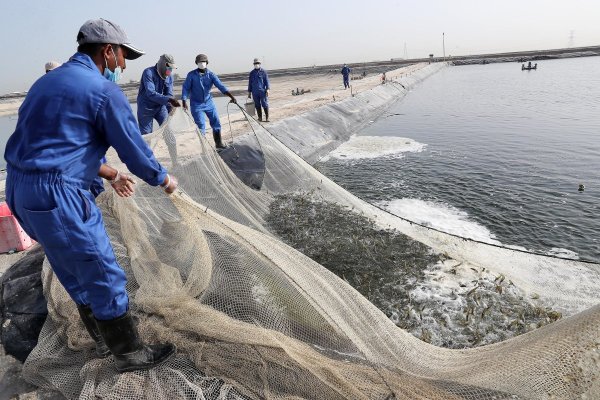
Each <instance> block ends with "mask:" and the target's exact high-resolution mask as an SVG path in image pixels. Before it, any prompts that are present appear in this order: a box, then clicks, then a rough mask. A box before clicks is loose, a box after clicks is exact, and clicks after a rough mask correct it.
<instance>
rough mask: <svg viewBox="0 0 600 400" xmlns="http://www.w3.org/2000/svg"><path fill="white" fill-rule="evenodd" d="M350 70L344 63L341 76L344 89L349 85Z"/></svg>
mask: <svg viewBox="0 0 600 400" xmlns="http://www.w3.org/2000/svg"><path fill="white" fill-rule="evenodd" d="M351 71H352V70H351V69H350V67H349V66H348V64H344V67H343V68H342V76H343V77H344V90H345V89H348V88H349V87H350V72H351Z"/></svg>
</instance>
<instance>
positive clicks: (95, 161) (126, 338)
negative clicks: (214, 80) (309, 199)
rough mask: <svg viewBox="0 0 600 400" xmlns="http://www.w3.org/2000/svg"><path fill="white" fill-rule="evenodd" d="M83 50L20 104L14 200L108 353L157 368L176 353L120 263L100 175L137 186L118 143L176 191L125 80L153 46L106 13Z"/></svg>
mask: <svg viewBox="0 0 600 400" xmlns="http://www.w3.org/2000/svg"><path fill="white" fill-rule="evenodd" d="M77 43H78V44H79V47H78V48H77V53H75V55H73V56H72V57H71V59H70V60H69V61H68V62H67V63H65V64H64V65H63V66H62V67H61V68H58V69H57V70H56V71H53V72H52V73H49V74H46V75H44V76H42V77H41V78H40V79H38V80H37V81H36V82H35V83H34V84H33V86H32V87H31V89H30V90H29V93H27V97H26V98H25V100H24V101H23V104H22V105H21V108H20V109H19V119H18V121H17V127H16V129H15V132H14V133H13V134H12V136H11V137H10V138H9V140H8V143H7V144H6V150H5V153H4V158H5V159H6V161H7V178H6V201H7V203H8V205H9V207H10V209H11V211H12V212H13V214H14V215H15V216H16V218H17V219H18V221H19V223H20V224H21V226H22V227H23V229H24V230H25V232H27V234H28V235H29V236H31V237H32V238H34V239H35V240H36V241H37V242H39V243H40V244H41V245H42V247H43V248H44V251H45V253H46V257H47V258H48V261H49V262H50V265H51V266H52V270H53V271H54V274H55V275H56V277H57V278H58V280H59V281H60V282H61V284H62V285H63V286H64V288H65V289H66V291H67V293H69V295H70V296H71V298H72V299H73V301H74V302H75V303H76V305H77V309H78V311H79V315H80V316H81V319H82V321H83V323H84V325H85V327H86V329H87V331H88V333H89V334H90V336H91V337H92V339H94V341H95V342H96V353H97V355H98V356H100V357H106V356H108V355H109V354H110V353H112V354H113V356H114V358H115V361H116V363H115V364H116V367H117V369H118V370H119V372H125V371H133V370H139V369H149V368H153V367H155V366H157V365H159V364H161V363H163V362H164V361H166V360H167V359H168V358H169V357H171V356H172V355H174V354H175V350H176V349H175V346H174V345H172V344H170V343H166V344H158V345H147V344H145V343H144V342H143V341H142V340H141V339H140V337H139V334H138V330H137V327H136V324H135V322H134V320H133V318H132V316H131V315H130V312H129V297H128V295H127V291H126V290H125V284H126V282H127V279H126V276H125V272H124V271H123V270H122V269H121V267H120V266H119V264H118V263H117V260H116V257H115V253H114V251H113V248H112V245H111V243H110V239H109V237H108V235H107V233H106V230H105V228H104V222H103V219H102V213H101V212H100V209H99V208H98V207H97V206H96V202H95V199H94V196H93V195H92V194H91V193H90V185H91V184H92V181H93V180H94V178H95V177H97V176H98V175H99V176H101V177H102V178H104V179H107V180H109V181H110V183H111V185H112V187H113V188H114V189H115V191H116V192H117V194H118V195H119V196H123V197H128V196H131V194H133V190H134V189H133V182H132V180H131V179H130V178H129V177H128V176H127V175H125V174H122V173H120V172H119V171H117V170H116V169H114V168H111V167H109V166H108V165H106V164H102V163H101V159H102V158H103V157H104V155H105V154H106V150H107V149H108V148H109V147H111V146H112V147H114V148H115V150H116V151H117V154H118V155H119V157H120V158H121V160H123V161H124V162H125V164H126V165H127V167H128V168H129V170H130V171H131V172H133V173H134V174H135V175H137V176H138V177H140V179H142V180H144V181H145V182H146V183H148V184H149V185H152V186H159V185H160V186H162V187H163V188H165V191H166V192H167V193H173V192H174V191H175V189H176V188H177V181H176V180H175V178H173V177H170V176H169V175H168V174H167V171H166V170H165V169H164V168H163V167H162V166H161V165H160V164H159V163H158V161H156V159H155V158H154V155H153V153H152V150H151V149H150V148H149V147H148V145H147V144H146V142H145V141H144V139H142V136H141V135H140V131H139V129H138V125H137V122H136V120H135V117H134V116H133V112H132V111H131V106H130V105H129V102H128V100H127V97H126V96H125V94H124V93H123V91H122V90H121V88H120V87H119V86H118V85H117V84H115V83H114V82H117V81H118V80H119V78H120V77H121V72H122V71H123V70H124V69H125V59H129V60H135V59H136V58H138V57H140V56H141V55H143V54H144V52H142V51H141V50H139V49H136V48H135V47H134V46H132V45H131V43H130V42H129V40H128V38H127V35H126V34H125V32H124V31H123V30H122V29H121V28H120V27H119V26H118V25H116V24H113V23H112V22H110V21H107V20H104V19H96V20H89V21H87V22H86V23H85V24H83V26H82V27H81V28H80V29H79V34H78V35H77Z"/></svg>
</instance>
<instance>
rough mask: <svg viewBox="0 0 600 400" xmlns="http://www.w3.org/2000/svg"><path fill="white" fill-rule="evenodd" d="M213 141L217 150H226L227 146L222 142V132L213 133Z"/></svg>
mask: <svg viewBox="0 0 600 400" xmlns="http://www.w3.org/2000/svg"><path fill="white" fill-rule="evenodd" d="M213 139H214V140H215V147H216V148H217V149H226V148H227V146H225V145H224V144H223V141H222V140H221V132H213Z"/></svg>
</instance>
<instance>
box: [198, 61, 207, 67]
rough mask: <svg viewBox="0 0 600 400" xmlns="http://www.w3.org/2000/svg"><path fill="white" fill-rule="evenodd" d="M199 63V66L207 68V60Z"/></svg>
mask: <svg viewBox="0 0 600 400" xmlns="http://www.w3.org/2000/svg"><path fill="white" fill-rule="evenodd" d="M197 65H198V68H200V69H206V62H205V61H202V62H199V63H198V64H197Z"/></svg>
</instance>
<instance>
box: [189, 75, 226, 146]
mask: <svg viewBox="0 0 600 400" xmlns="http://www.w3.org/2000/svg"><path fill="white" fill-rule="evenodd" d="M213 85H215V86H216V87H217V89H219V90H220V91H221V93H223V94H225V92H228V91H229V90H227V87H225V85H223V83H222V82H221V81H220V80H219V77H218V76H217V74H215V73H214V72H212V71H210V70H208V69H207V70H206V71H205V72H204V73H202V72H200V70H199V69H195V70H193V71H190V72H189V73H188V74H187V76H186V78H185V82H184V83H183V91H182V94H181V100H183V101H186V100H187V99H188V98H189V99H190V111H191V113H192V117H194V121H195V122H196V125H198V128H200V131H201V132H202V135H204V134H205V133H206V123H205V122H204V114H206V116H207V117H208V120H209V122H210V127H211V128H212V130H213V133H220V132H221V122H220V121H219V114H218V113H217V107H216V106H215V103H214V102H213V98H212V95H211V94H210V89H211V88H212V86H213Z"/></svg>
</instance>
